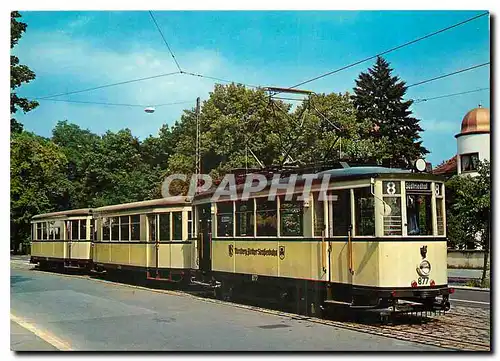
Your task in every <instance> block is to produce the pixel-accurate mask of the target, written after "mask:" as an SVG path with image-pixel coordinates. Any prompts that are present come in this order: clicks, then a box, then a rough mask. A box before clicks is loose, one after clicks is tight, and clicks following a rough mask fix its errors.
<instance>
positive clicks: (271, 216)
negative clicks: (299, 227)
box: [255, 198, 278, 237]
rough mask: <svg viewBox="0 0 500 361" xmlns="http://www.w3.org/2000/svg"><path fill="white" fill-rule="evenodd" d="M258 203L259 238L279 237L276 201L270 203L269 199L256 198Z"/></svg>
mask: <svg viewBox="0 0 500 361" xmlns="http://www.w3.org/2000/svg"><path fill="white" fill-rule="evenodd" d="M255 201H256V203H257V210H256V215H257V219H256V221H257V236H274V237H276V236H277V235H278V224H277V223H278V222H277V212H276V208H277V206H276V201H275V200H274V201H268V200H267V198H256V200H255Z"/></svg>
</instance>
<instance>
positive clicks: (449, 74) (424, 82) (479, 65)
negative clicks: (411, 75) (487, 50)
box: [406, 61, 490, 88]
mask: <svg viewBox="0 0 500 361" xmlns="http://www.w3.org/2000/svg"><path fill="white" fill-rule="evenodd" d="M489 64H490V62H489V61H488V62H486V63H482V64H478V65H474V66H471V67H468V68H465V69H460V70H457V71H454V72H451V73H448V74H444V75H440V76H437V77H434V78H431V79H427V80H422V81H419V82H418V83H414V84H410V85H407V86H406V88H411V87H414V86H417V85H422V84H426V83H430V82H431V81H435V80H439V79H443V78H447V77H449V76H452V75H456V74H460V73H465V72H466V71H470V70H474V69H477V68H480V67H483V66H486V65H489Z"/></svg>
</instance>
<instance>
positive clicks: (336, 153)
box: [290, 93, 387, 164]
mask: <svg viewBox="0 0 500 361" xmlns="http://www.w3.org/2000/svg"><path fill="white" fill-rule="evenodd" d="M302 112H304V116H303V119H304V120H303V122H300V120H299V119H298V118H299V116H300V114H302ZM294 114H295V116H296V118H297V121H298V122H297V124H302V126H299V125H297V126H294V127H293V128H292V133H295V136H297V139H296V141H292V142H291V144H290V148H291V149H292V151H291V153H290V155H291V156H292V158H293V159H294V160H297V161H300V162H301V163H305V164H309V163H317V162H318V161H326V162H334V161H339V160H343V161H348V162H352V163H358V162H359V163H363V164H366V163H380V162H381V160H382V159H383V158H384V157H386V154H387V151H386V147H387V145H386V143H387V142H386V139H385V138H379V139H374V138H371V137H369V132H370V130H371V124H370V122H368V121H358V120H357V118H356V110H355V109H354V106H353V102H352V101H351V96H350V95H349V94H348V93H345V94H335V93H331V94H314V95H311V96H310V97H309V99H308V101H307V102H304V103H303V104H301V105H299V106H298V107H297V108H296V110H295V112H294Z"/></svg>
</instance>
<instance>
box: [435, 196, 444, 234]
mask: <svg viewBox="0 0 500 361" xmlns="http://www.w3.org/2000/svg"><path fill="white" fill-rule="evenodd" d="M443 214H444V199H443V198H436V216H437V233H438V235H439V236H444V217H443Z"/></svg>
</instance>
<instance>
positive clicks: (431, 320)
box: [16, 267, 491, 351]
mask: <svg viewBox="0 0 500 361" xmlns="http://www.w3.org/2000/svg"><path fill="white" fill-rule="evenodd" d="M16 268H17V267H16ZM31 270H36V271H38V272H44V273H45V272H47V273H50V274H54V275H59V276H63V277H72V278H84V279H89V280H93V281H96V282H104V283H108V284H112V285H121V286H124V287H130V288H136V289H143V290H147V291H152V292H157V293H164V294H170V295H176V296H179V297H192V298H196V299H198V300H202V301H204V302H211V303H217V304H221V305H226V306H230V307H238V308H245V309H250V310H253V311H256V312H261V313H267V314H274V315H276V316H280V317H287V318H291V319H295V320H300V321H304V322H313V323H317V324H323V325H327V326H331V327H337V328H342V329H348V330H353V331H358V332H363V333H369V334H373V335H378V336H384V337H389V338H395V339H399V340H404V341H410V342H416V343H421V344H426V345H433V346H438V347H443V348H445V349H450V350H462V351H490V349H491V348H490V327H489V325H490V323H489V311H488V312H487V313H486V311H481V312H482V313H483V314H482V315H480V316H479V317H478V316H477V315H473V314H470V312H477V309H475V310H476V311H470V309H467V308H465V307H461V306H455V307H454V308H455V310H453V311H451V312H447V313H446V314H445V315H441V316H430V317H423V318H421V321H422V322H418V323H415V322H411V323H401V322H399V323H397V324H393V325H383V324H369V323H363V322H351V321H337V320H333V319H324V318H315V317H307V316H302V315H298V314H294V313H290V312H285V311H280V310H275V309H269V308H265V307H260V306H254V305H248V304H243V303H233V302H229V301H222V300H218V299H215V298H213V297H210V296H208V295H207V294H203V292H196V291H194V292H186V291H182V290H170V289H169V290H167V289H162V288H151V287H146V286H143V285H134V284H130V283H124V282H120V281H117V280H108V279H106V278H105V277H102V275H85V274H72V273H63V274H61V273H54V272H48V271H39V270H37V269H36V268H35V267H32V268H31ZM467 312H469V313H467ZM486 314H488V316H486ZM470 319H472V320H474V323H473V324H467V323H469V322H470V321H467V320H470ZM484 323H487V324H488V326H484ZM464 329H465V330H464Z"/></svg>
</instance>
